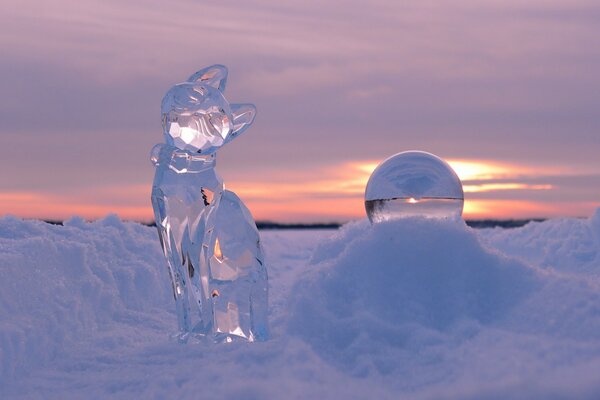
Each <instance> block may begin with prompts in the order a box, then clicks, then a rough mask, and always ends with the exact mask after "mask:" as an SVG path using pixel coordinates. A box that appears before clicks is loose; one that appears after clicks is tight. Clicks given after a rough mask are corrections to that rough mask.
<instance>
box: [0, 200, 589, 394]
mask: <svg viewBox="0 0 600 400" xmlns="http://www.w3.org/2000/svg"><path fill="white" fill-rule="evenodd" d="M261 235H262V239H263V242H264V243H263V244H264V247H265V251H266V258H267V265H268V267H269V279H270V281H269V282H270V321H271V336H272V339H271V340H270V341H268V342H265V343H251V344H246V343H232V344H229V345H211V344H208V343H198V344H188V345H181V344H178V343H177V342H176V341H174V340H172V339H170V335H171V334H173V333H174V331H175V328H176V318H175V314H174V308H175V307H174V301H173V297H172V294H171V292H170V291H171V288H170V282H169V277H168V274H167V271H166V266H165V260H164V257H163V255H162V252H161V250H160V245H159V243H158V239H157V234H156V231H155V230H154V229H152V228H148V227H144V226H142V225H139V224H135V223H124V222H122V221H120V220H119V219H118V218H117V217H116V216H109V217H107V218H105V219H103V220H100V221H97V222H93V223H86V222H84V221H83V220H81V219H79V218H74V219H72V220H70V221H68V222H67V223H65V225H64V226H54V225H49V224H46V223H43V222H39V221H23V220H20V219H17V218H14V217H5V218H2V219H0V274H1V275H0V278H1V279H0V374H1V375H0V398H32V397H34V398H36V397H38V398H65V397H75V398H89V397H93V398H98V397H111V398H132V397H134V398H146V397H150V398H175V397H177V398H207V397H210V398H215V397H222V398H241V399H264V398H272V399H281V398H292V399H293V398H297V399H305V398H308V397H317V396H318V397H320V398H330V399H336V398H342V397H346V398H357V399H359V398H390V399H392V398H409V399H410V398H414V399H465V398H467V399H469V398H472V399H480V398H486V399H487V398H498V399H500V398H502V399H506V398H559V399H560V398H564V399H568V398H589V399H597V398H598V397H599V396H600V381H599V380H598V376H600V290H599V289H600V287H599V286H600V211H597V212H596V214H595V215H594V216H592V217H591V218H589V219H557V220H550V221H546V222H540V223H530V224H528V225H526V226H525V227H523V228H517V229H506V230H503V229H485V230H473V229H470V228H468V227H467V226H466V225H465V224H464V223H462V222H451V221H444V220H430V219H421V218H411V219H405V220H402V221H398V222H390V223H380V224H377V225H375V226H372V225H370V224H369V223H368V222H367V221H358V222H355V223H351V224H348V225H346V226H344V227H342V228H341V229H340V230H338V231H333V230H332V231H285V232H282V231H266V232H262V233H261Z"/></svg>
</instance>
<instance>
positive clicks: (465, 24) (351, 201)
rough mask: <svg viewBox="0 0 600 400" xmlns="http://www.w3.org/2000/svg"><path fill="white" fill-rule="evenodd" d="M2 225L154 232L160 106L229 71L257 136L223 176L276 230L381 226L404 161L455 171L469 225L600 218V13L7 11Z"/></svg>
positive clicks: (49, 7) (348, 7) (326, 6)
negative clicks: (376, 200)
mask: <svg viewBox="0 0 600 400" xmlns="http://www.w3.org/2000/svg"><path fill="white" fill-rule="evenodd" d="M0 54H1V55H0V60H1V61H0V89H1V96H0V138H1V139H0V140H1V141H0V144H1V145H0V168H1V170H2V174H0V213H1V214H2V215H4V214H13V215H17V216H20V217H26V218H45V219H65V218H69V217H70V216H72V215H80V216H83V217H85V218H88V219H94V218H98V217H102V216H104V215H106V214H108V213H117V214H118V215H119V216H121V217H122V218H125V219H134V220H142V221H149V220H151V218H152V211H151V206H150V200H149V198H150V189H151V185H152V179H153V174H154V171H153V167H152V165H151V164H150V162H149V151H150V149H151V148H152V146H153V145H154V144H155V143H158V142H161V141H162V140H163V136H162V128H161V122H160V100H161V98H162V96H163V95H164V93H165V92H166V91H167V90H168V89H169V88H170V87H171V86H172V85H173V84H175V83H178V82H182V81H184V80H185V79H186V78H187V77H188V76H189V75H191V74H192V73H193V72H195V71H196V70H198V69H201V68H203V67H206V66H208V65H212V64H216V63H219V64H225V65H227V66H228V68H229V79H228V86H227V91H226V93H225V96H226V97H227V99H228V100H229V101H230V102H232V103H245V102H251V103H254V104H255V105H256V106H257V109H258V115H257V117H256V120H255V122H254V124H253V125H252V127H251V128H249V129H248V130H247V131H246V133H244V134H243V135H242V136H240V137H239V138H237V139H236V140H235V141H233V142H231V143H230V144H228V145H227V146H226V147H224V148H223V149H221V150H220V151H219V154H218V162H217V164H218V166H217V168H218V171H219V173H220V175H221V176H222V177H223V178H224V180H225V185H226V187H227V188H228V189H231V190H234V191H235V192H236V193H237V194H238V195H239V196H240V197H241V198H242V199H243V200H244V201H245V203H246V204H247V205H248V207H249V208H250V210H251V211H252V213H253V214H254V216H255V218H256V219H257V220H270V221H278V222H329V221H347V220H351V219H356V218H361V217H363V216H364V206H363V194H364V186H365V184H366V181H367V179H368V177H369V174H370V172H371V171H372V170H373V169H374V168H375V166H376V165H377V164H378V163H379V162H381V161H382V160H384V159H386V158H387V157H389V156H391V155H393V154H395V153H398V152H401V151H406V150H424V151H428V152H431V153H434V154H436V155H438V156H440V157H442V158H444V159H445V160H448V161H449V162H450V164H451V165H452V166H453V167H454V168H455V169H456V171H457V173H458V175H459V177H460V178H461V179H462V181H463V185H464V188H465V213H464V215H465V217H467V218H532V217H536V218H542V217H559V216H587V215H590V214H591V213H592V212H593V210H594V209H595V208H596V207H600V156H599V155H598V154H599V153H600V79H599V75H600V73H599V72H598V71H600V3H599V2H597V1H579V0H561V1H557V0H545V1H538V0H534V1H527V2H523V1H513V0H502V1H485V2H482V1H474V0H473V1H471V0H461V1H428V0H425V1H406V2H399V1H396V0H376V1H368V2H366V1H344V2H341V1H339V2H324V1H313V0H306V1H302V2H289V4H288V3H287V2H281V1H276V0H245V1H227V0H226V1H219V2H200V1H183V0H174V1H169V2H166V1H152V0H150V1H147V0H145V1H141V0H140V1H129V0H128V1H116V0H103V1H90V0H54V1H29V0H19V1H14V0H8V1H3V2H2V3H1V4H0Z"/></svg>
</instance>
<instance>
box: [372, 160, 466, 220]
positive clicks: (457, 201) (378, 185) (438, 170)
mask: <svg viewBox="0 0 600 400" xmlns="http://www.w3.org/2000/svg"><path fill="white" fill-rule="evenodd" d="M463 203H464V195H463V189H462V184H461V182H460V179H459V178H458V176H457V175H456V173H455V172H454V170H453V169H452V168H451V167H450V166H449V165H448V164H447V163H446V162H445V161H444V160H442V159H441V158H439V157H437V156H434V155H433V154H430V153H426V152H423V151H406V152H403V153H398V154H396V155H394V156H392V157H390V158H388V159H387V160H385V161H384V162H382V163H381V164H379V166H378V167H377V168H375V171H373V173H372V174H371V177H370V178H369V182H367V188H366V190H365V208H366V210H367V215H368V217H369V220H370V221H371V222H372V223H376V222H381V221H387V220H390V219H396V218H404V217H412V216H424V217H430V218H451V219H456V218H460V216H461V215H462V210H463Z"/></svg>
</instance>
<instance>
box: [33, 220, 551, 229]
mask: <svg viewBox="0 0 600 400" xmlns="http://www.w3.org/2000/svg"><path fill="white" fill-rule="evenodd" d="M542 221H545V219H543V218H532V219H468V220H466V223H467V225H468V226H470V227H471V228H476V229H483V228H496V227H498V228H519V227H521V226H524V225H527V224H528V223H530V222H542ZM44 222H46V223H49V224H52V225H62V224H63V222H62V221H54V220H45V221H44ZM140 223H141V224H142V225H146V226H156V224H155V223H154V222H140ZM342 225H343V224H341V223H338V222H330V223H315V224H302V223H296V224H282V223H277V222H268V221H258V222H256V226H257V227H258V229H260V230H275V229H281V230H286V229H287V230H292V229H296V230H297V229H338V228H339V227H340V226H342Z"/></svg>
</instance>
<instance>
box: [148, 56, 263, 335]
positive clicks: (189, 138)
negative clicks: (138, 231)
mask: <svg viewBox="0 0 600 400" xmlns="http://www.w3.org/2000/svg"><path fill="white" fill-rule="evenodd" d="M226 80H227V69H226V68H225V67H224V66H221V65H215V66H212V67H208V68H205V69H203V70H201V71H198V72H197V73H195V74H194V75H192V76H191V77H190V79H189V80H188V82H185V83H181V84H177V85H175V86H174V87H173V88H171V90H169V91H168V92H167V94H166V95H165V97H164V99H163V102H162V112H163V125H164V129H165V130H164V133H165V137H166V139H167V140H166V141H167V143H166V144H158V145H156V146H154V148H153V149H152V151H151V153H150V159H151V161H152V162H153V164H154V165H155V167H156V173H155V177H154V184H153V186H152V206H153V208H154V214H155V221H156V226H157V228H158V232H159V237H160V242H161V245H162V247H163V251H164V255H165V257H166V259H167V263H168V270H169V274H170V277H171V282H172V286H173V295H174V297H175V303H176V308H177V317H178V325H179V334H178V337H179V339H180V340H181V341H183V342H185V341H187V340H188V339H189V338H190V337H195V338H204V337H209V336H210V337H212V339H214V340H215V341H217V342H232V341H234V340H238V339H241V340H247V341H251V342H252V341H256V340H261V341H262V340H266V339H267V336H268V333H267V317H268V307H267V297H268V285H267V270H266V267H265V265H264V257H263V252H262V249H261V244H260V237H259V234H258V230H257V229H256V224H255V223H254V219H253V218H252V215H251V214H250V212H249V211H248V209H247V208H246V206H245V205H244V204H243V203H242V201H241V200H240V199H239V198H238V197H237V196H236V195H235V193H233V192H230V191H226V190H224V188H223V181H222V179H221V178H220V177H219V176H218V175H217V173H216V171H215V168H214V167H215V164H216V152H215V150H216V149H217V148H219V147H221V146H222V145H224V144H225V143H227V142H229V141H231V140H232V138H234V137H235V136H237V135H238V134H239V133H241V132H242V131H244V130H245V129H246V128H247V127H248V126H249V125H250V124H251V123H252V121H253V120H254V116H255V114H256V110H255V108H254V106H252V105H250V104H237V105H231V106H230V105H229V103H228V102H227V100H225V98H224V97H223V94H222V91H223V90H224V89H225V85H226Z"/></svg>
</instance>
